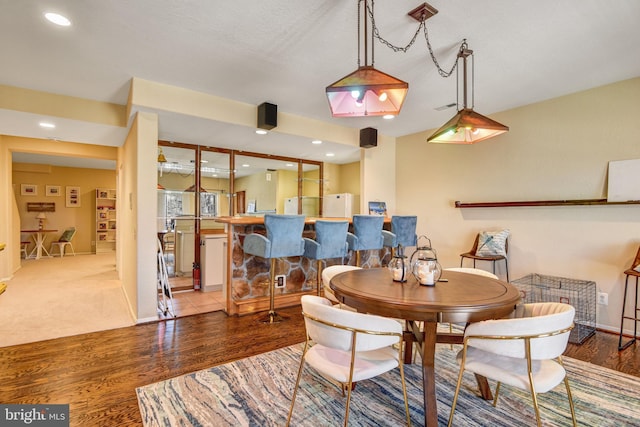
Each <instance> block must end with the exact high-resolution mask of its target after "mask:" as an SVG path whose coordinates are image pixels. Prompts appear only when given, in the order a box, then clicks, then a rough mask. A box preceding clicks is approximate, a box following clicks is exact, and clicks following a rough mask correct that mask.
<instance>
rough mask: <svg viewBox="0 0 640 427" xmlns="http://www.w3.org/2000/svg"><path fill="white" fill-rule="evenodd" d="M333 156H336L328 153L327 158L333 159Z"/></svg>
mask: <svg viewBox="0 0 640 427" xmlns="http://www.w3.org/2000/svg"><path fill="white" fill-rule="evenodd" d="M333 156H335V154H333V153H327V157H333Z"/></svg>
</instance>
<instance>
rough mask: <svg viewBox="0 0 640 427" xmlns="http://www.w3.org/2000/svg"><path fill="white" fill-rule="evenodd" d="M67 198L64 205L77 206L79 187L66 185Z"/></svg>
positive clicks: (78, 204)
mask: <svg viewBox="0 0 640 427" xmlns="http://www.w3.org/2000/svg"><path fill="white" fill-rule="evenodd" d="M66 191H67V199H66V206H67V207H68V208H79V207H80V206H81V204H80V187H66Z"/></svg>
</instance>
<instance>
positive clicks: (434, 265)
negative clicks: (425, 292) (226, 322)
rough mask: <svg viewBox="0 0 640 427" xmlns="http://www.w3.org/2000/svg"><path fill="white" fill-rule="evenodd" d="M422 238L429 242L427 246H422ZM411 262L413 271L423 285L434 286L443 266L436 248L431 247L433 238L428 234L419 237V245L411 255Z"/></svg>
mask: <svg viewBox="0 0 640 427" xmlns="http://www.w3.org/2000/svg"><path fill="white" fill-rule="evenodd" d="M422 238H424V239H426V240H427V241H428V242H429V243H428V245H427V246H420V239H422ZM410 264H411V272H412V273H413V275H414V276H415V278H416V280H418V283H420V284H421V285H426V286H434V285H435V284H436V282H437V281H438V280H439V279H440V276H441V275H442V267H441V266H440V263H439V262H438V255H437V254H436V251H435V249H433V248H432V247H431V239H429V238H428V237H427V236H420V238H418V247H417V248H416V251H415V252H414V253H413V254H412V255H411V261H410Z"/></svg>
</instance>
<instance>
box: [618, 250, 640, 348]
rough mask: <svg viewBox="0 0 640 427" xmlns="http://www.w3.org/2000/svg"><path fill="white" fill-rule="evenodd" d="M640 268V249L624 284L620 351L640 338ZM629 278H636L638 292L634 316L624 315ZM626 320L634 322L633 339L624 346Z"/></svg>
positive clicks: (619, 341)
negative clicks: (639, 303) (639, 325)
mask: <svg viewBox="0 0 640 427" xmlns="http://www.w3.org/2000/svg"><path fill="white" fill-rule="evenodd" d="M638 266H640V248H638V253H637V254H636V259H635V260H634V261H633V265H632V266H631V268H629V269H628V270H625V272H624V274H626V276H627V278H626V280H625V282H624V297H623V299H622V317H621V319H620V338H619V339H618V351H622V350H624V349H625V348H627V347H629V346H630V345H631V344H633V343H634V342H636V338H638V322H640V318H639V317H638V312H639V311H640V310H639V309H638V280H639V279H640V271H637V270H636V269H637V268H638ZM629 277H635V278H636V292H635V294H634V295H635V297H634V304H633V309H634V310H633V316H625V315H624V310H625V308H626V306H627V290H628V285H629ZM625 319H627V320H633V337H632V338H631V339H630V340H629V341H627V342H626V343H624V344H622V330H623V327H624V321H625Z"/></svg>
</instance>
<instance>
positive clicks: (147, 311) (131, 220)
mask: <svg viewBox="0 0 640 427" xmlns="http://www.w3.org/2000/svg"><path fill="white" fill-rule="evenodd" d="M157 144H158V116H157V115H156V114H152V113H137V114H136V115H135V117H134V119H133V123H132V125H131V129H130V131H129V134H128V136H127V138H126V141H125V143H124V145H123V146H122V147H121V148H119V149H118V177H119V183H118V206H119V208H118V224H119V227H118V233H119V234H118V241H117V254H118V255H117V262H118V266H119V270H120V276H121V279H122V285H123V288H124V291H125V295H126V297H127V299H128V301H129V305H130V307H131V309H132V313H133V317H134V318H135V319H137V321H138V322H145V321H152V320H155V319H157V316H158V315H157V273H156V272H157V264H156V263H157V259H156V254H157V250H158V248H157V239H158V237H157V226H156V218H157V217H158V204H157V192H156V189H157V184H158V179H157V175H156V174H155V173H149V171H155V170H156V167H157V163H156V156H157Z"/></svg>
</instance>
